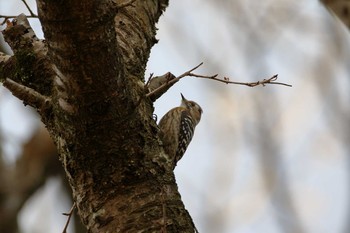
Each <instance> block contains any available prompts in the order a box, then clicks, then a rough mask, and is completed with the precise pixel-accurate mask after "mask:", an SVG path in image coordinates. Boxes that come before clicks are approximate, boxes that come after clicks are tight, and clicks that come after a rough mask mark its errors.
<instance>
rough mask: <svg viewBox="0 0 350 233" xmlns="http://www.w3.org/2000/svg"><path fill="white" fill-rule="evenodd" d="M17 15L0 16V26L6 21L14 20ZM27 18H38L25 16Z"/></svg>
mask: <svg viewBox="0 0 350 233" xmlns="http://www.w3.org/2000/svg"><path fill="white" fill-rule="evenodd" d="M17 16H18V15H0V18H3V19H4V20H3V21H2V22H1V23H0V25H4V24H5V23H6V21H7V20H8V19H15V18H16V17H17ZM26 17H27V18H38V16H37V15H26Z"/></svg>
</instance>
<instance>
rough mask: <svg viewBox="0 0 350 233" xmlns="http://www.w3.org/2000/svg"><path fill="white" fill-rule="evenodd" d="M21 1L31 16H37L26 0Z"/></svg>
mask: <svg viewBox="0 0 350 233" xmlns="http://www.w3.org/2000/svg"><path fill="white" fill-rule="evenodd" d="M21 1H22V2H23V3H24V5H25V6H26V7H27V9H28V11H29V13H30V16H32V17H38V16H37V15H36V14H34V13H33V11H32V9H30V7H29V6H28V3H27V2H26V0H21Z"/></svg>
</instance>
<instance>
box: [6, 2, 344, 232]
mask: <svg viewBox="0 0 350 233" xmlns="http://www.w3.org/2000/svg"><path fill="white" fill-rule="evenodd" d="M325 2H327V4H331V5H330V6H332V7H334V8H333V9H334V10H336V11H337V10H338V11H340V12H341V13H343V16H347V15H348V14H350V8H349V11H348V8H347V5H350V3H349V1H344V0H343V1H340V2H342V3H340V5H336V4H333V3H335V2H339V1H325ZM28 3H29V5H30V6H31V7H32V9H34V11H35V12H36V7H35V1H34V0H30V1H29V0H28ZM332 4H333V5H332ZM342 4H343V5H342ZM22 12H25V13H28V11H27V10H26V8H25V6H24V4H23V3H22V2H21V1H20V0H12V1H8V0H0V14H1V15H18V14H20V13H22ZM30 22H31V24H32V26H33V27H34V28H35V30H36V33H37V35H38V36H39V37H43V35H42V32H41V28H40V23H39V21H38V20H37V19H33V20H31V21H30ZM158 28H159V30H158V35H157V38H158V39H159V40H160V41H159V42H158V44H156V45H155V46H154V48H153V49H152V53H151V56H150V59H149V63H148V67H147V72H146V75H145V77H146V78H147V77H148V76H149V74H150V73H154V75H161V74H164V73H166V72H168V71H169V72H172V73H173V74H175V75H180V74H182V73H183V72H185V71H187V70H189V69H190V68H192V67H194V66H196V65H197V64H199V63H200V62H204V65H203V66H201V67H200V68H199V69H198V70H196V73H198V74H204V75H211V74H216V73H218V74H219V76H220V77H223V76H227V77H230V79H231V80H232V81H241V82H254V81H258V80H262V79H264V78H270V77H271V76H273V75H274V74H278V75H279V79H278V81H280V82H285V83H288V84H291V85H293V87H292V88H289V87H285V86H278V85H268V86H265V87H263V86H258V87H254V88H250V87H245V86H238V85H225V84H222V83H219V82H214V81H211V80H203V79H196V78H191V77H187V78H184V79H183V80H182V81H180V82H179V83H177V84H176V85H175V86H174V87H173V88H172V89H170V91H168V92H167V93H166V94H165V95H164V96H163V97H162V98H161V99H159V100H157V102H156V103H155V113H156V114H157V115H158V119H160V118H161V117H162V116H163V115H164V114H165V113H166V112H167V111H168V110H169V109H170V108H173V107H174V106H177V105H179V104H180V100H181V98H180V92H181V93H183V94H184V95H185V96H186V98H187V99H191V100H195V101H196V102H198V103H199V104H200V105H201V106H202V108H203V110H204V115H203V118H202V121H201V122H200V124H199V125H198V126H197V128H196V132H195V136H194V139H193V141H192V143H191V145H190V147H189V148H188V150H187V152H186V155H185V156H184V158H183V159H182V160H181V161H180V162H179V164H178V166H177V167H176V169H175V173H176V178H177V182H178V185H179V189H180V193H181V195H182V198H183V201H184V203H185V206H186V208H187V209H188V210H189V212H190V214H191V216H192V218H193V220H194V222H195V224H196V226H197V228H198V230H199V232H201V233H213V232H215V233H256V232H267V233H281V232H287V233H329V232H332V233H348V232H349V231H350V230H349V229H350V222H349V221H348V220H349V217H350V200H349V195H350V193H349V184H350V182H349V179H350V157H349V153H350V143H349V142H350V141H349V139H350V109H349V102H347V101H349V100H350V79H349V78H350V77H349V75H350V65H349V63H350V37H349V29H348V28H347V26H346V25H345V24H343V23H342V21H341V20H340V19H338V18H336V17H335V16H334V15H333V13H331V12H330V11H329V10H327V8H326V7H325V5H323V3H321V2H320V1H318V0H299V1H295V0H265V1H256V0H201V1H200V0H192V1H185V0H176V1H170V6H169V7H168V9H167V10H166V12H165V13H164V15H163V17H161V19H160V22H159V24H158ZM0 37H1V35H0ZM1 40H2V38H0V41H1ZM0 44H1V50H2V51H5V52H7V53H10V51H9V50H8V48H6V45H5V44H4V43H3V41H1V42H0ZM0 149H1V150H0V232H2V233H12V232H20V233H41V232H46V233H47V232H48V233H50V232H52V233H56V232H62V230H63V227H64V224H65V221H66V217H65V216H63V215H62V213H63V212H68V211H69V209H70V207H71V205H72V204H71V201H70V191H69V188H67V186H66V184H65V181H64V174H63V172H62V169H61V165H60V163H59V162H58V159H57V155H56V152H55V148H54V146H53V144H52V142H51V141H50V139H49V137H48V134H47V132H46V131H45V128H44V127H43V126H42V125H41V124H40V120H39V119H38V117H37V115H36V114H35V113H34V111H32V110H31V109H30V108H28V107H24V106H23V104H22V103H21V102H20V101H18V100H17V99H16V98H14V97H13V96H12V95H11V94H10V93H9V92H8V91H7V90H5V88H3V87H0ZM16 219H17V220H18V225H16V222H15V220H16ZM77 222H79V221H77ZM17 227H18V228H17ZM74 231H75V232H84V231H82V229H81V228H80V226H79V224H78V223H76V224H74V223H71V224H70V229H69V232H74Z"/></svg>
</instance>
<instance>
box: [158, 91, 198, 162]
mask: <svg viewBox="0 0 350 233" xmlns="http://www.w3.org/2000/svg"><path fill="white" fill-rule="evenodd" d="M181 98H182V101H181V105H180V106H179V107H176V108H173V109H171V110H169V111H168V112H167V113H166V114H165V115H164V116H163V117H162V119H161V120H160V121H159V124H158V126H159V128H160V131H159V137H160V139H161V140H162V142H163V147H164V151H165V153H166V154H167V155H168V156H169V158H170V159H171V160H172V161H171V162H172V166H173V168H175V166H176V164H177V162H178V161H179V160H180V159H181V158H182V156H183V155H184V153H185V151H186V149H187V147H188V145H189V144H190V142H191V140H192V137H193V133H194V129H195V128H196V126H197V124H198V123H199V121H200V119H201V116H202V113H203V110H202V108H201V107H200V106H199V105H198V104H197V103H196V102H194V101H191V100H187V99H186V98H185V97H184V96H183V95H182V94H181Z"/></svg>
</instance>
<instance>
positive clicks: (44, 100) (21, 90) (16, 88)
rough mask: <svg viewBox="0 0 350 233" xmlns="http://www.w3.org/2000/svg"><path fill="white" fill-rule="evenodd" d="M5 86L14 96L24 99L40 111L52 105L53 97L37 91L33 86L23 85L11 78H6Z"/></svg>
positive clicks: (25, 102) (27, 103)
mask: <svg viewBox="0 0 350 233" xmlns="http://www.w3.org/2000/svg"><path fill="white" fill-rule="evenodd" d="M3 85H4V87H6V88H7V89H9V90H10V91H11V92H12V94H13V95H14V96H16V97H17V98H19V99H20V100H22V101H23V103H24V105H30V106H32V107H33V108H36V109H37V110H39V111H43V110H45V109H47V107H48V105H51V99H50V98H49V97H46V96H43V95H41V94H40V93H38V92H36V91H35V90H33V89H32V88H29V87H26V86H23V85H22V84H19V83H17V82H15V81H13V80H11V79H9V78H6V79H5V81H4V83H3Z"/></svg>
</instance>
